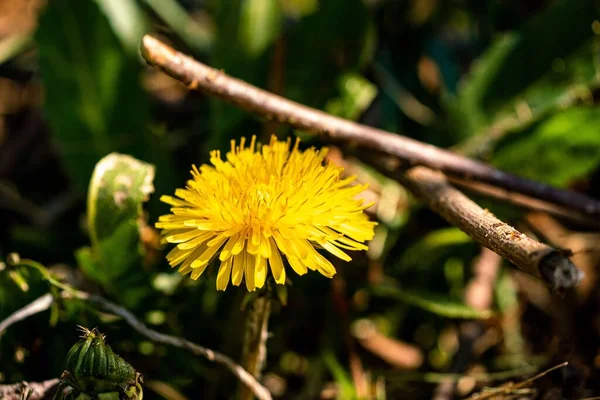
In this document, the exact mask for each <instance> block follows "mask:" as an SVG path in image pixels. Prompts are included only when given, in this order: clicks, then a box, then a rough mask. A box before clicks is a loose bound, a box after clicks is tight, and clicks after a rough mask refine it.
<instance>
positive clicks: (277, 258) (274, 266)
mask: <svg viewBox="0 0 600 400" xmlns="http://www.w3.org/2000/svg"><path fill="white" fill-rule="evenodd" d="M270 243H271V257H269V265H270V266H271V273H272V274H273V277H274V278H275V282H277V283H278V284H280V285H283V284H284V283H285V268H284V267H283V260H282V259H281V254H280V253H279V250H277V245H276V244H275V241H274V240H273V239H272V238H271V239H270Z"/></svg>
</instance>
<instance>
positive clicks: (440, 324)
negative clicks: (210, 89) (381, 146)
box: [0, 0, 600, 400]
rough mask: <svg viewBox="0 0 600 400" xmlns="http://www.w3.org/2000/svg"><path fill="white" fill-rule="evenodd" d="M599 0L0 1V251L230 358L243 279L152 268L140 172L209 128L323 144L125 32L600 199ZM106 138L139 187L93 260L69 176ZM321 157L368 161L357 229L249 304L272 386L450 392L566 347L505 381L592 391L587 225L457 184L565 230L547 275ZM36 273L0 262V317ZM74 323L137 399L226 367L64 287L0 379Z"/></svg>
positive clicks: (66, 339) (47, 372)
mask: <svg viewBox="0 0 600 400" xmlns="http://www.w3.org/2000/svg"><path fill="white" fill-rule="evenodd" d="M599 7H600V6H599V4H598V2H597V1H592V0H568V1H567V0H563V1H550V0H528V1H521V0H487V1H478V0H451V1H441V0H227V1H225V0H119V1H116V0H48V1H44V0H2V1H0V259H5V258H6V257H7V256H8V255H9V253H13V252H16V253H18V254H20V256H21V257H24V258H29V259H33V260H36V261H39V262H41V263H43V264H44V265H46V266H47V267H48V268H49V269H51V270H52V271H53V272H55V273H56V274H58V275H59V276H61V277H63V278H64V279H66V280H67V282H69V283H71V284H73V285H75V286H77V287H80V288H82V289H85V290H88V291H91V292H96V293H100V294H102V295H104V296H106V297H107V298H110V299H111V300H113V301H115V302H118V303H120V304H122V305H124V306H125V307H127V308H128V309H129V310H131V311H132V312H133V313H135V314H136V315H137V316H138V317H140V319H142V320H143V321H144V322H146V323H147V324H148V325H150V326H151V327H153V328H154V329H157V330H159V331H161V332H165V333H170V334H174V335H178V336H181V337H185V338H187V339H189V340H192V341H194V342H196V343H199V344H201V345H203V346H207V347H209V348H213V349H215V350H218V351H221V352H223V353H225V354H228V355H230V356H231V357H232V358H234V359H236V360H239V354H240V348H241V341H242V335H241V331H242V323H243V315H244V314H243V312H242V311H241V310H240V306H241V304H242V301H243V298H244V289H243V288H242V287H240V288H231V287H230V289H228V290H227V291H226V292H224V293H217V292H216V291H215V289H214V288H215V278H216V271H215V270H209V273H207V274H205V275H203V277H202V279H200V280H198V281H197V282H194V281H191V280H189V279H187V278H186V279H182V278H181V277H180V276H179V275H178V274H177V272H176V271H172V270H171V269H170V268H169V267H168V265H167V263H166V262H165V260H164V254H165V253H164V248H163V247H161V246H160V244H159V242H158V236H157V232H156V231H155V230H154V229H153V228H152V224H153V223H154V222H155V221H156V220H157V218H158V216H159V215H161V214H163V213H166V212H167V211H168V208H167V206H165V205H164V204H161V203H160V202H159V201H158V198H159V195H160V194H171V193H172V192H173V191H174V190H175V188H177V187H182V186H183V185H184V182H185V181H186V180H187V179H188V177H189V170H190V166H191V165H192V164H196V165H198V164H201V163H204V162H207V161H208V152H209V151H210V150H212V149H221V150H227V149H228V148H229V141H230V140H231V139H239V138H240V137H242V136H246V137H249V136H251V135H257V136H258V137H259V138H261V139H262V140H266V139H268V138H269V136H270V135H271V134H276V135H278V136H279V137H280V138H284V137H286V136H288V135H293V134H300V135H302V137H303V146H310V145H315V146H320V145H322V143H320V142H319V141H318V140H317V139H311V138H310V137H309V136H307V135H305V134H303V133H302V132H294V131H293V130H292V129H291V128H289V127H286V126H281V125H278V124H276V123H273V122H267V121H265V120H261V119H259V118H256V117H253V116H251V115H249V114H247V113H246V112H243V111H240V110H238V109H236V108H234V107H232V106H230V105H227V104H225V103H223V102H221V101H219V100H216V99H212V98H208V97H206V96H204V95H202V94H200V93H197V92H188V90H187V89H186V88H185V87H184V86H183V85H181V84H180V83H178V82H176V81H174V80H172V79H171V78H169V77H167V76H165V75H163V74H162V73H160V72H158V71H155V70H153V69H151V68H149V67H147V66H146V65H145V63H144V62H143V60H142V58H141V56H140V54H139V44H140V40H141V37H142V36H143V35H144V34H145V33H151V34H153V35H155V36H156V37H159V38H161V39H162V40H165V41H166V42H167V43H170V44H171V45H173V46H174V47H176V48H177V49H179V50H181V51H183V52H185V53H188V54H190V55H193V56H194V57H195V58H197V59H199V60H201V61H203V62H206V63H207V64H209V65H211V66H213V67H216V68H219V69H223V70H224V71H225V72H226V73H228V74H230V75H233V76H235V77H238V78H241V79H244V80H247V81H249V82H251V83H253V84H255V85H257V86H259V87H262V88H266V89H268V90H270V91H272V92H275V93H278V94H282V95H284V96H286V97H288V98H290V99H293V100H296V101H298V102H300V103H303V104H306V105H309V106H312V107H316V108H319V109H322V110H325V111H327V112H329V113H332V114H335V115H339V116H342V117H345V118H349V119H353V120H358V121H360V122H363V123H365V124H368V125H372V126H377V127H380V128H383V129H386V130H390V131H392V132H397V133H398V134H402V135H405V136H410V137H413V138H415V139H418V140H421V141H424V142H428V143H432V144H434V145H437V146H441V147H445V148H451V149H453V150H456V151H458V152H461V153H462V154H465V155H468V156H471V157H475V158H479V159H482V160H485V161H488V162H490V163H492V164H493V165H495V166H497V167H499V168H501V169H503V170H506V171H510V172H514V173H517V174H519V175H522V176H526V177H529V178H532V179H535V180H539V181H542V182H545V183H550V184H553V185H556V186H559V187H565V188H570V189H573V190H577V191H581V192H584V193H587V194H588V195H589V196H592V197H596V198H599V197H600V168H599V166H600V128H599V127H600V108H598V106H597V104H596V103H597V101H598V93H599V92H598V88H599V87H600V64H599V63H600V58H599V57H600V53H599V44H600V42H599V40H600V37H599V36H598V35H600V8H599ZM111 152H120V153H125V154H130V155H132V156H134V157H137V158H138V159H140V160H143V161H146V162H148V163H151V164H153V165H155V167H156V177H155V180H154V186H155V193H154V195H152V196H151V198H150V199H149V201H148V202H146V203H145V204H144V210H145V211H144V212H145V214H144V216H145V219H144V221H142V222H140V225H139V236H137V237H136V241H134V242H133V243H129V247H122V243H120V244H119V245H121V247H118V248H115V254H117V256H116V257H115V259H113V260H111V261H110V262H108V264H106V265H99V264H94V263H91V262H90V261H89V259H88V258H86V256H85V252H86V248H87V246H89V245H90V238H89V232H88V228H87V224H86V210H87V206H86V193H87V188H88V184H89V181H90V178H91V175H92V172H93V169H94V166H95V164H96V163H97V162H98V161H99V160H100V159H101V158H102V157H104V156H105V155H107V154H109V153H111ZM331 158H332V159H333V161H334V162H336V163H339V164H342V165H344V166H346V168H347V170H348V171H349V173H351V174H357V175H358V176H359V181H362V182H369V184H370V189H369V191H368V192H367V193H366V194H365V196H366V198H368V199H369V200H373V201H375V205H374V206H373V207H371V208H370V209H369V210H368V212H369V214H370V216H371V217H372V218H373V219H376V220H377V221H378V222H379V226H378V228H377V231H376V236H375V239H374V240H373V242H372V243H371V246H370V247H371V248H370V250H369V252H367V253H366V254H360V255H359V254H357V255H356V256H355V257H354V260H353V262H351V263H348V264H339V263H338V264H336V267H337V268H338V271H339V273H338V274H337V275H336V276H335V277H334V278H333V279H332V280H328V279H325V278H323V277H322V276H320V275H319V274H308V275H306V276H303V277H298V276H291V275H292V274H290V276H291V280H292V282H293V284H292V285H291V286H289V287H288V291H287V297H288V299H287V305H286V306H285V307H281V306H276V307H275V310H274V311H273V315H272V318H271V323H270V331H271V332H272V336H271V337H270V338H269V341H268V358H267V365H266V369H265V371H264V373H265V376H264V380H263V382H264V383H265V385H266V386H267V387H268V388H269V389H270V390H271V391H272V393H273V394H274V396H276V397H277V398H285V399H316V398H323V399H330V398H336V397H337V398H341V399H351V398H359V397H360V398H374V399H385V398H387V399H410V400H412V399H429V398H437V399H440V400H441V399H451V398H463V397H465V396H468V395H469V394H471V393H472V392H473V391H477V390H480V389H481V388H482V386H498V385H500V384H501V383H503V382H505V381H506V380H522V379H525V378H526V377H528V376H530V374H531V373H533V372H535V371H539V370H544V369H546V368H549V367H551V366H553V365H556V364H558V363H560V362H563V361H569V362H570V365H569V367H568V368H563V369H561V370H559V371H555V372H553V373H550V374H548V375H547V376H545V377H544V378H543V379H540V380H537V381H535V382H534V384H533V388H532V391H531V392H524V393H522V394H521V396H524V397H521V398H532V399H533V398H544V399H561V398H566V399H581V398H584V397H586V396H587V397H589V396H593V395H600V387H599V385H598V382H600V381H599V380H598V378H599V375H598V367H600V341H599V340H598V339H599V335H600V309H599V307H600V291H599V290H598V288H597V279H598V277H597V273H596V269H597V267H598V266H599V261H600V241H599V238H600V236H599V235H598V233H597V232H596V231H595V229H594V228H593V227H590V226H588V224H582V223H574V222H569V221H561V220H559V219H556V218H553V217H550V216H548V215H546V214H543V213H532V212H528V211H526V210H522V209H519V208H517V207H515V206H509V205H507V204H503V203H500V202H498V201H492V200H489V199H485V198H482V197H477V196H474V198H475V199H476V200H477V201H478V202H479V203H480V204H481V205H482V206H483V207H487V208H489V209H490V210H491V211H493V212H494V213H495V214H496V215H497V216H499V217H501V218H502V219H503V220H505V221H507V222H509V223H511V224H513V225H514V226H515V227H517V228H518V229H520V230H522V231H524V232H526V233H527V234H529V235H531V236H534V237H537V238H539V239H540V240H542V241H546V242H548V243H551V244H552V245H554V246H556V247H564V248H571V249H573V250H574V251H575V252H576V255H575V257H574V262H575V263H576V264H577V265H578V266H579V267H580V268H581V269H582V270H583V271H585V273H586V280H585V281H584V283H583V284H582V285H581V286H580V287H579V288H578V289H577V290H575V291H573V292H572V293H567V294H566V295H565V296H563V297H559V296H557V295H555V294H552V293H551V292H550V291H549V290H548V289H547V288H546V287H544V285H543V284H542V283H541V282H540V281H538V280H536V279H534V278H532V277H529V276H527V275H525V274H523V273H520V272H518V271H516V270H515V269H514V268H513V267H511V266H510V265H508V264H507V263H506V262H503V261H502V260H501V259H499V258H497V257H495V256H494V255H493V254H492V253H489V252H487V251H485V250H482V249H481V248H479V247H478V246H477V245H476V244H475V243H473V242H472V241H471V240H470V239H469V238H468V237H467V236H466V235H465V234H463V233H461V232H460V231H459V230H458V229H456V228H453V227H451V226H448V225H447V224H446V223H445V222H444V221H443V220H442V219H441V218H439V217H438V216H436V215H435V214H434V213H432V212H431V211H429V210H428V209H427V208H425V207H423V206H422V205H421V204H420V203H419V202H418V201H416V200H415V199H413V198H412V196H411V195H410V194H409V193H408V192H407V191H406V190H405V189H404V188H403V187H401V186H400V185H398V184H397V183H395V182H394V181H391V180H389V179H386V178H384V177H383V176H381V175H379V174H378V173H377V172H376V171H375V170H373V169H372V168H370V167H369V166H367V165H364V164H362V163H360V162H358V161H357V160H355V159H353V158H351V157H346V156H345V155H344V152H343V151H340V150H339V149H337V148H335V147H334V148H332V152H331ZM591 222H593V221H591ZM591 225H593V224H591ZM596 227H597V224H596ZM137 239H139V240H137ZM119 251H121V253H119ZM119 257H120V258H119ZM107 265H108V266H107ZM4 267H5V269H7V266H6V265H4ZM9 272H10V273H9ZM48 290H49V289H48V286H47V284H46V283H44V282H42V281H41V279H40V276H39V275H38V274H37V273H35V272H32V271H31V270H25V269H23V270H11V271H8V270H5V271H0V320H3V319H4V318H6V317H7V316H8V315H9V314H10V313H12V312H14V311H15V310H17V309H19V308H21V307H22V306H24V305H25V304H27V303H29V302H31V301H32V300H34V299H35V298H37V297H39V296H41V295H42V294H44V293H46V292H48ZM78 324H79V325H84V326H88V327H90V328H91V327H94V326H98V327H99V328H100V330H101V331H102V332H104V333H105V334H107V340H108V342H109V344H111V346H112V348H113V349H114V350H115V351H116V352H117V353H119V354H120V355H121V356H123V357H124V358H125V359H126V360H128V361H129V362H130V363H131V364H132V365H133V366H134V367H135V368H136V369H138V370H139V371H140V372H142V373H143V374H144V377H145V380H146V383H147V384H146V390H145V396H146V398H150V399H153V398H171V399H186V398H189V399H193V398H207V399H213V398H215V399H216V398H231V397H232V396H233V395H234V393H235V380H234V378H233V377H232V376H231V374H230V373H229V372H228V371H226V370H225V369H224V368H222V367H219V366H217V365H215V364H212V363H210V362H208V361H206V360H204V359H201V358H197V357H194V356H192V355H191V354H189V353H186V352H185V351H182V350H177V349H173V348H168V347H165V346H162V345H156V344H154V343H152V342H151V341H149V340H148V339H147V338H145V337H142V336H140V335H139V334H137V333H135V332H133V331H132V330H131V328H129V327H128V326H127V325H126V324H124V323H123V322H122V321H120V320H118V319H116V318H114V317H112V316H110V315H107V314H104V313H100V312H98V311H97V310H95V309H93V308H90V307H89V306H86V305H85V304H83V303H77V302H74V301H69V302H63V303H61V304H58V305H56V306H55V307H53V308H52V311H51V312H44V313H41V314H39V315H36V316H34V317H32V318H30V319H28V320H26V321H23V322H21V323H19V324H18V325H15V326H13V327H12V328H11V329H9V330H8V332H6V334H5V335H4V336H2V338H1V340H0V384H3V383H12V382H18V381H20V380H28V381H41V380H45V379H49V378H53V377H58V376H59V375H60V373H61V372H62V368H63V362H64V357H65V355H66V353H67V351H68V349H69V348H70V346H71V345H72V344H73V343H74V342H75V341H76V340H77V337H78V332H77V331H76V329H75V327H76V325H78ZM449 381H450V382H452V381H453V382H456V383H457V385H456V387H452V386H453V385H452V384H448V382H449ZM436 396H442V397H436ZM444 396H445V397H444ZM506 398H514V397H506Z"/></svg>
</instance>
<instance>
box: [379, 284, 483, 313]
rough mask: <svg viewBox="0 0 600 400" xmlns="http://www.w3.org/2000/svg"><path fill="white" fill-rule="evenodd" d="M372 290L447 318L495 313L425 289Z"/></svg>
mask: <svg viewBox="0 0 600 400" xmlns="http://www.w3.org/2000/svg"><path fill="white" fill-rule="evenodd" d="M372 292H373V294H374V295H375V296H379V297H387V298H391V299H395V300H399V301H401V302H403V303H406V304H410V305H412V306H415V307H419V308H422V309H423V310H426V311H429V312H432V313H434V314H437V315H441V316H442V317H447V318H466V319H484V318H490V317H491V316H492V314H493V313H492V312H491V311H489V310H486V311H479V310H476V309H474V308H471V307H469V306H467V305H466V304H464V303H458V302H455V301H451V300H449V299H448V298H447V297H444V296H441V295H438V294H434V293H428V292H424V291H419V293H415V292H411V291H406V290H403V289H400V288H395V287H389V286H376V287H373V288H372Z"/></svg>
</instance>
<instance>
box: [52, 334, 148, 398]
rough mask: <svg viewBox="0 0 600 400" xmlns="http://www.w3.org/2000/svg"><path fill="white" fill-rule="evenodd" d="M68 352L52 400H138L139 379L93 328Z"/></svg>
mask: <svg viewBox="0 0 600 400" xmlns="http://www.w3.org/2000/svg"><path fill="white" fill-rule="evenodd" d="M80 328H81V329H82V331H83V336H82V338H81V340H80V341H79V342H77V343H75V345H73V347H71V350H69V354H67V359H66V361H65V371H64V372H63V373H62V375H61V383H60V386H59V388H58V391H57V392H56V396H55V400H67V399H68V400H71V399H73V400H88V399H90V400H92V399H98V400H121V399H123V400H125V399H126V400H141V399H142V396H143V392H142V386H141V383H142V375H141V374H140V373H138V372H136V371H135V370H134V369H133V367H132V366H131V365H130V364H129V363H128V362H127V361H125V360H123V358H121V357H120V356H119V355H117V354H115V353H114V352H113V351H112V349H111V348H110V346H109V345H107V344H106V342H105V337H104V335H102V334H101V333H100V332H98V330H97V329H96V328H94V329H92V330H89V329H87V328H83V327H80Z"/></svg>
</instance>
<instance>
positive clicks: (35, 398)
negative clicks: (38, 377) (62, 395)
mask: <svg viewBox="0 0 600 400" xmlns="http://www.w3.org/2000/svg"><path fill="white" fill-rule="evenodd" d="M59 383H60V379H58V378H55V379H49V380H47V381H43V382H20V383H11V384H8V385H0V399H2V400H15V399H27V400H42V399H51V398H53V397H54V393H55V392H56V389H57V388H58V384H59Z"/></svg>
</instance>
